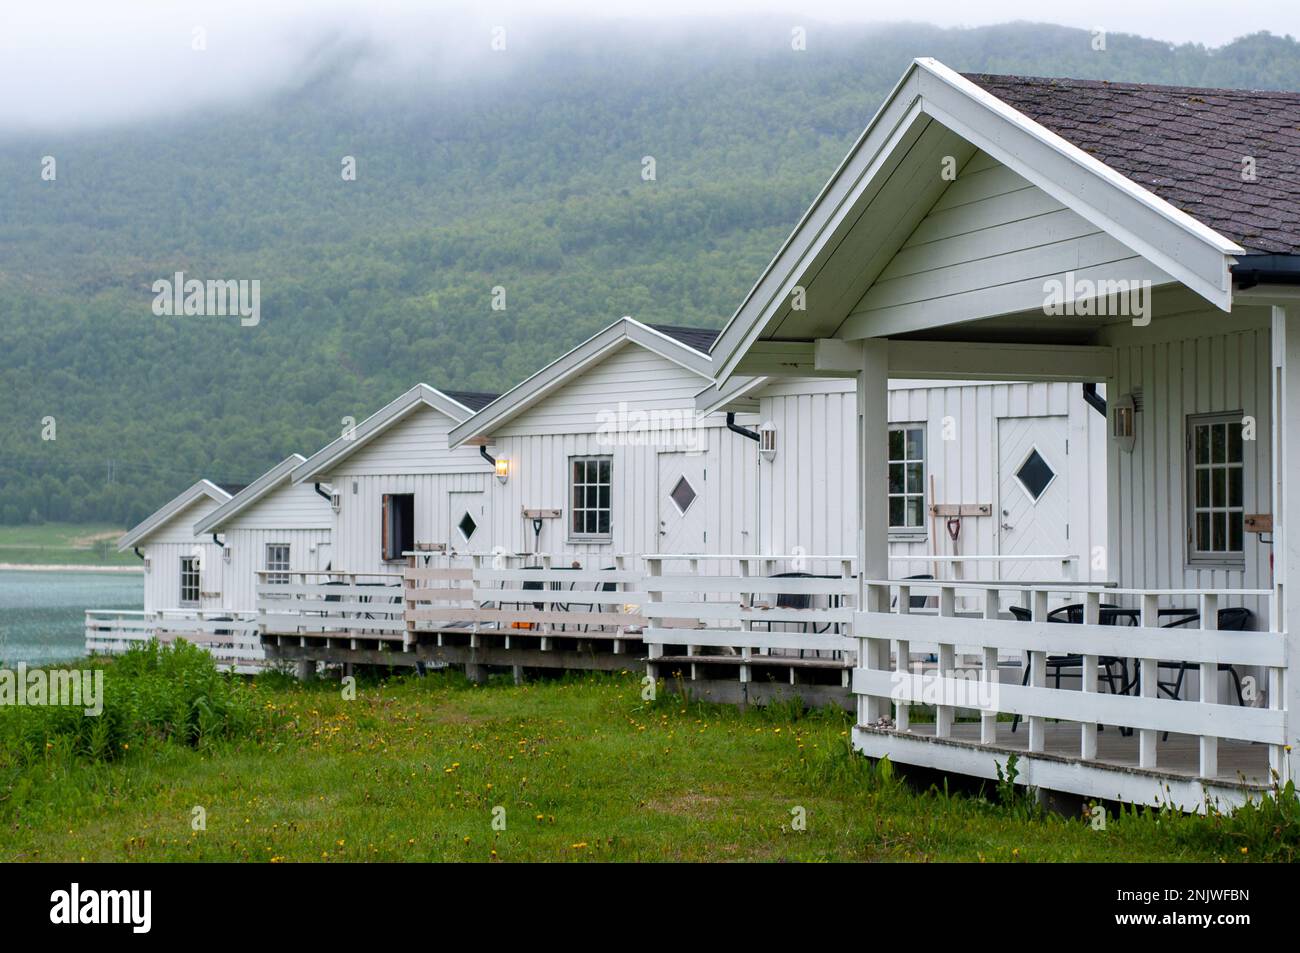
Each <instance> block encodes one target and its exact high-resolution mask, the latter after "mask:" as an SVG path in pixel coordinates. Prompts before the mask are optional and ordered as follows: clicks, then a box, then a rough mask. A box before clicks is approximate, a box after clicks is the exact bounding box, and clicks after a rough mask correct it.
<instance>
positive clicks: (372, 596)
mask: <svg viewBox="0 0 1300 953" xmlns="http://www.w3.org/2000/svg"><path fill="white" fill-rule="evenodd" d="M404 609H405V606H404V604H403V601H402V574H401V573H400V572H372V573H355V572H269V571H259V572H258V573H257V624H258V628H259V630H260V631H261V632H262V633H263V634H275V635H302V636H340V637H347V638H353V639H366V638H369V639H383V638H396V639H403V638H404V636H405V632H406V619H405V615H404Z"/></svg>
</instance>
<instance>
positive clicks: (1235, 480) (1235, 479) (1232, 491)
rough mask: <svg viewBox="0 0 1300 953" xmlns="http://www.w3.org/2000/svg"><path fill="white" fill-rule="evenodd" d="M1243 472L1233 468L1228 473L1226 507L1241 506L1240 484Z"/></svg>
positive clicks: (1239, 468)
mask: <svg viewBox="0 0 1300 953" xmlns="http://www.w3.org/2000/svg"><path fill="white" fill-rule="evenodd" d="M1244 472H1245V471H1243V470H1242V468H1241V467H1233V468H1232V469H1231V470H1229V471H1228V505H1229V506H1241V505H1242V502H1241V483H1242V474H1243V473H1244Z"/></svg>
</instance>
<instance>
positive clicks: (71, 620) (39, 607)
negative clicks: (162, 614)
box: [0, 570, 144, 665]
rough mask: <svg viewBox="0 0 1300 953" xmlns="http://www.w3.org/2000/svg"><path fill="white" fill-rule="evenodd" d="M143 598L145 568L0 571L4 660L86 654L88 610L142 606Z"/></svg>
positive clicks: (29, 660)
mask: <svg viewBox="0 0 1300 953" xmlns="http://www.w3.org/2000/svg"><path fill="white" fill-rule="evenodd" d="M143 603H144V576H143V575H142V574H141V573H134V572H133V573H126V572H13V571H5V570H0V661H3V662H4V663H5V664H7V665H16V664H17V663H19V662H27V663H29V664H30V663H39V662H58V661H63V660H65V659H72V658H79V657H81V656H82V655H85V654H86V653H85V619H86V617H85V611H86V610H87V609H140V608H142V606H143Z"/></svg>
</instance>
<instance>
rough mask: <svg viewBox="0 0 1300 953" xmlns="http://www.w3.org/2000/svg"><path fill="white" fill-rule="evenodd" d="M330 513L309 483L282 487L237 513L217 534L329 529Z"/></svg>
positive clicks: (331, 521) (290, 484) (332, 512)
mask: <svg viewBox="0 0 1300 953" xmlns="http://www.w3.org/2000/svg"><path fill="white" fill-rule="evenodd" d="M333 525H334V511H333V510H332V509H330V501H329V500H327V499H325V497H323V496H321V495H320V494H319V493H317V492H316V490H315V488H314V487H313V486H312V484H311V483H296V484H295V483H289V482H288V480H287V478H286V480H285V482H284V483H282V484H281V485H280V486H278V487H276V488H275V489H274V490H271V491H270V492H269V493H267V494H266V496H264V497H262V498H261V499H260V500H258V501H257V502H256V503H254V504H252V505H251V506H249V507H248V508H247V509H245V510H242V511H240V512H239V513H237V514H236V515H235V517H234V518H233V519H231V520H230V521H229V522H228V523H226V524H225V525H224V526H223V527H222V529H220V530H218V533H223V534H224V533H225V531H226V530H227V529H236V528H238V529H325V530H327V529H330V528H331V527H332V526H333Z"/></svg>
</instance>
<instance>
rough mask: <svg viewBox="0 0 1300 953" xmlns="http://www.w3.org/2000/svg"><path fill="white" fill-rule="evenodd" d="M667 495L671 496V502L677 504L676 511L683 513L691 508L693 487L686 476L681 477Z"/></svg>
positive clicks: (693, 497)
mask: <svg viewBox="0 0 1300 953" xmlns="http://www.w3.org/2000/svg"><path fill="white" fill-rule="evenodd" d="M668 495H669V496H671V497H672V498H673V503H675V504H676V505H677V511H678V512H679V513H685V512H686V511H687V510H688V509H690V508H691V504H692V503H694V502H695V487H693V486H691V483H690V481H689V480H687V479H686V477H682V478H681V479H680V480H678V481H677V485H676V486H674V487H673V489H672V492H671V493H669V494H668Z"/></svg>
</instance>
